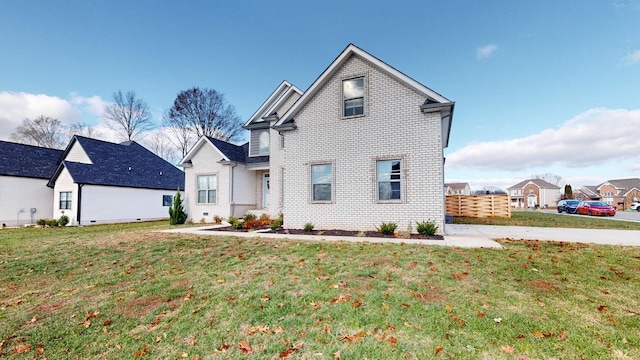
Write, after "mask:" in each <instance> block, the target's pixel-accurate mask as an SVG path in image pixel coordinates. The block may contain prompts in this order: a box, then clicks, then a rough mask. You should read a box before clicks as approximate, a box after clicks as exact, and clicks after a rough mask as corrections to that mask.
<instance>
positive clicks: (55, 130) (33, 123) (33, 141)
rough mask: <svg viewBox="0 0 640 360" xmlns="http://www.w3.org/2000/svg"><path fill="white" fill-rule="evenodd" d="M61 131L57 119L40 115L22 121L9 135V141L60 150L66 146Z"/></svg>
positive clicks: (61, 128)
mask: <svg viewBox="0 0 640 360" xmlns="http://www.w3.org/2000/svg"><path fill="white" fill-rule="evenodd" d="M63 130H64V129H63V127H62V124H61V123H60V121H59V120H58V119H54V118H51V117H48V116H44V115H40V116H38V117H37V118H35V119H33V120H30V119H24V120H22V125H20V126H18V128H17V129H16V132H15V133H12V134H11V136H10V139H11V141H15V142H19V143H23V144H30V145H37V146H42V147H48V148H53V149H62V148H64V146H65V144H66V142H65V139H63V134H62V131H63Z"/></svg>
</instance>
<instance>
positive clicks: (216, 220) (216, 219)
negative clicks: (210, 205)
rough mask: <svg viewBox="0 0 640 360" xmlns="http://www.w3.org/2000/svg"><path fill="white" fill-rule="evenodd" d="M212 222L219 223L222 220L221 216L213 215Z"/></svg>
mask: <svg viewBox="0 0 640 360" xmlns="http://www.w3.org/2000/svg"><path fill="white" fill-rule="evenodd" d="M213 222H214V223H216V224H220V223H221V222H222V217H220V216H218V215H216V216H214V217H213Z"/></svg>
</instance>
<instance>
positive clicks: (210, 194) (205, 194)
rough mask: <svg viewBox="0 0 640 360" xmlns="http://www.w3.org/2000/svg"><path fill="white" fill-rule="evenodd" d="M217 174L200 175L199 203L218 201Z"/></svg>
mask: <svg viewBox="0 0 640 360" xmlns="http://www.w3.org/2000/svg"><path fill="white" fill-rule="evenodd" d="M216 180H217V179H216V176H215V175H200V176H198V204H207V203H208V204H212V203H215V202H216V188H217V183H216Z"/></svg>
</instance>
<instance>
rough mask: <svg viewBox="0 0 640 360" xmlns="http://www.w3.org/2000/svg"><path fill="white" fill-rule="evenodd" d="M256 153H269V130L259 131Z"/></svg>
mask: <svg viewBox="0 0 640 360" xmlns="http://www.w3.org/2000/svg"><path fill="white" fill-rule="evenodd" d="M258 154H260V155H269V130H265V131H263V132H261V133H260V136H259V137H258Z"/></svg>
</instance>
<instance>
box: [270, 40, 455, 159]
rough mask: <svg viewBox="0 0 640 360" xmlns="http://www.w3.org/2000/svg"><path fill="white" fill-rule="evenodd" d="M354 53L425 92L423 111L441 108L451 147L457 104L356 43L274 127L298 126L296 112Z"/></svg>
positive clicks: (287, 128) (290, 127)
mask: <svg viewBox="0 0 640 360" xmlns="http://www.w3.org/2000/svg"><path fill="white" fill-rule="evenodd" d="M352 55H357V56H360V57H361V58H363V59H365V60H366V61H368V62H369V63H371V64H372V65H373V66H376V67H377V68H379V69H380V70H382V71H384V72H386V73H387V74H389V75H390V76H391V77H393V78H395V79H396V80H398V81H399V82H401V83H403V84H404V85H405V86H407V87H410V88H412V89H414V90H415V91H417V92H419V93H422V94H424V95H425V96H426V98H427V99H426V101H425V103H424V104H422V105H421V107H420V108H421V110H422V111H425V112H429V111H442V119H443V121H444V123H443V127H444V132H443V134H444V135H446V136H445V138H443V139H442V140H443V141H442V143H443V146H444V147H447V146H448V143H449V133H450V131H451V121H452V118H453V108H454V103H453V102H452V101H451V100H449V99H447V98H445V97H444V96H442V95H440V94H438V93H437V92H435V91H433V90H431V89H429V88H428V87H426V86H424V85H422V84H420V83H419V82H417V81H415V80H414V79H412V78H410V77H409V76H407V75H405V74H404V73H402V72H400V71H399V70H397V69H395V68H394V67H392V66H390V65H388V64H387V63H385V62H384V61H382V60H380V59H378V58H376V57H375V56H373V55H371V54H369V53H368V52H366V51H364V50H362V49H360V48H359V47H357V46H356V45H354V44H349V45H347V47H346V48H345V49H344V50H343V51H342V52H341V53H340V55H338V57H337V58H336V59H335V60H334V61H333V62H332V63H331V64H330V65H329V66H328V67H327V68H326V69H325V70H324V71H323V72H322V74H320V76H319V77H318V78H317V79H316V80H315V81H314V82H313V84H311V86H310V87H309V89H307V91H305V92H304V94H303V95H302V97H300V99H298V101H297V102H296V103H295V104H294V105H293V106H291V108H290V109H289V110H288V111H287V112H286V113H285V114H283V115H282V117H280V119H279V120H278V121H277V122H276V123H275V124H274V125H273V127H274V128H276V129H278V128H279V129H282V130H290V129H293V128H295V126H296V125H295V122H294V119H293V118H294V117H295V115H296V114H297V113H298V112H299V111H300V110H301V109H302V108H303V107H304V106H305V105H306V104H307V103H308V102H309V101H310V100H311V99H312V98H313V96H314V95H315V94H316V93H317V92H318V91H319V90H320V89H321V88H322V86H323V85H324V84H325V83H326V82H327V81H328V80H329V79H330V78H331V76H332V75H333V74H335V73H336V72H337V71H338V70H339V69H340V67H341V66H342V65H343V64H344V63H345V62H346V61H347V60H348V59H349V58H350V57H351V56H352Z"/></svg>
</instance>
